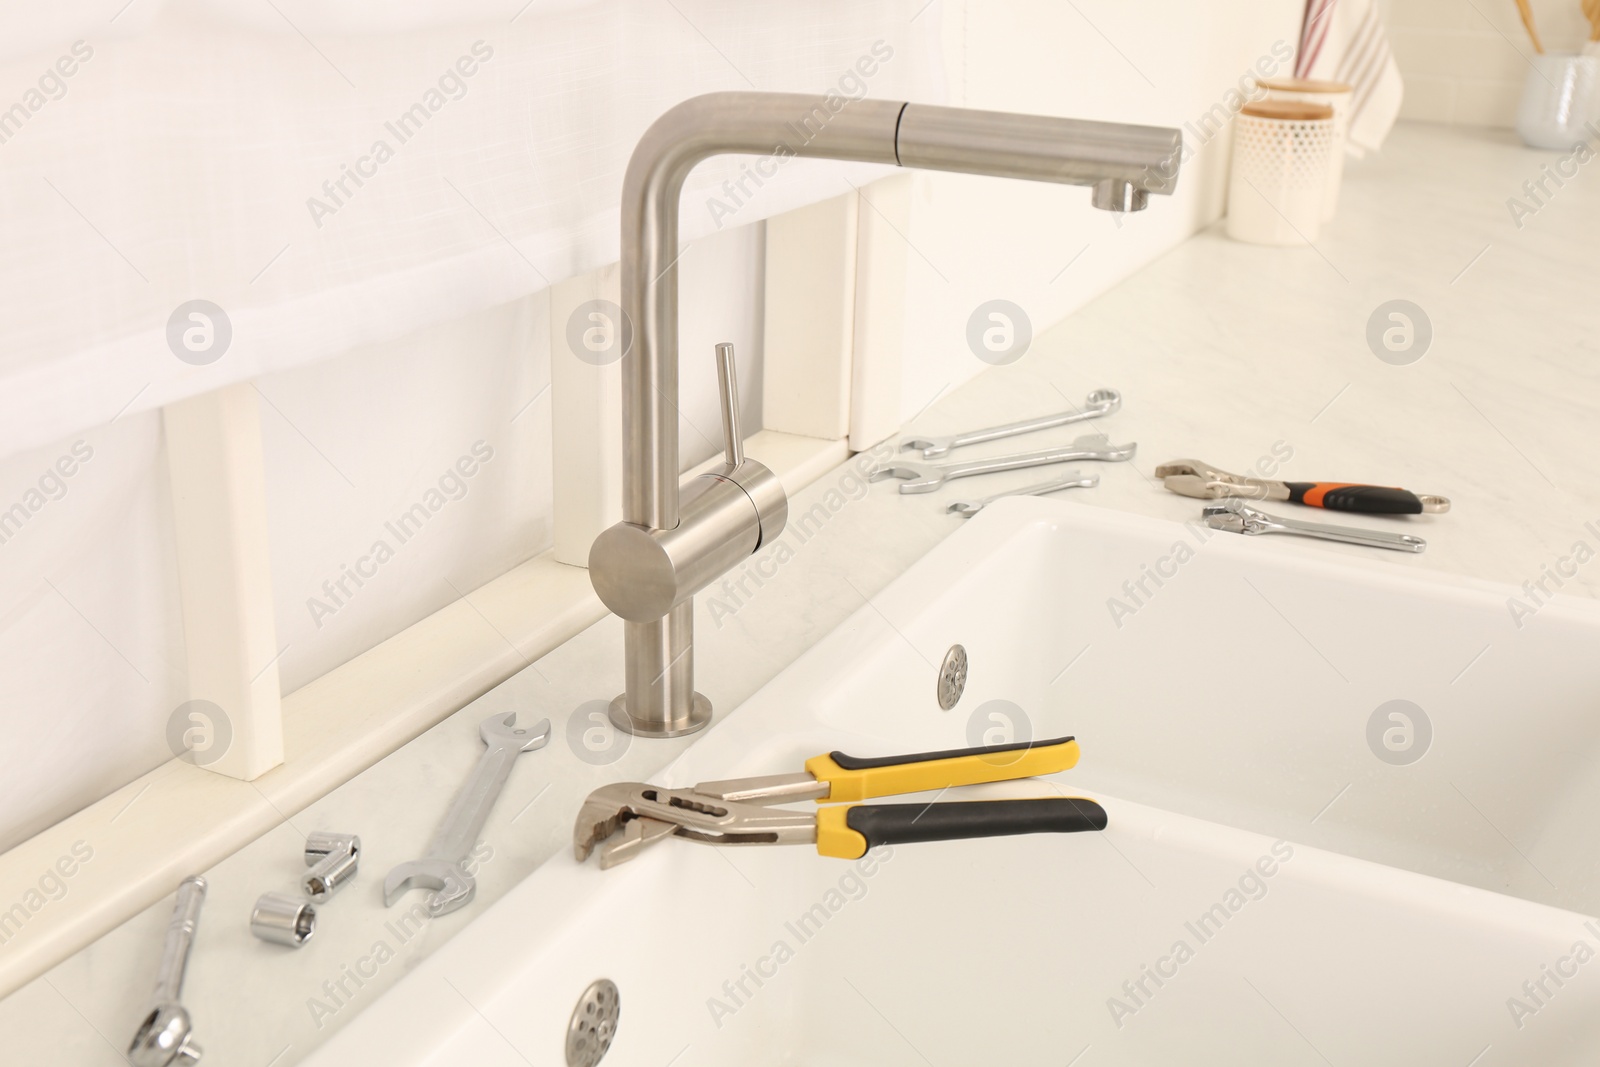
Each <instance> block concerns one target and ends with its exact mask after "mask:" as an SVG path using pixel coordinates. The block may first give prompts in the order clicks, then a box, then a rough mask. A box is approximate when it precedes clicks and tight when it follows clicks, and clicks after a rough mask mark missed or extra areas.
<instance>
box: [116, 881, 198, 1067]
mask: <svg viewBox="0 0 1600 1067" xmlns="http://www.w3.org/2000/svg"><path fill="white" fill-rule="evenodd" d="M205 902H206V880H205V879H204V878H202V877H200V876H199V875H198V874H196V875H192V876H190V877H188V878H185V879H184V880H183V881H182V882H181V883H180V884H179V886H178V899H177V902H176V903H174V904H173V906H172V921H171V922H170V923H168V924H167V938H166V941H165V942H163V943H162V946H161V967H160V969H159V970H158V971H157V972H156V988H155V992H154V993H153V994H151V997H150V1010H149V1012H148V1013H147V1014H146V1015H145V1017H144V1022H142V1023H140V1024H139V1029H138V1032H137V1033H135V1034H134V1035H133V1042H132V1043H131V1044H129V1045H128V1062H129V1063H131V1064H132V1065H133V1067H169V1065H173V1064H182V1063H199V1062H200V1046H199V1045H196V1044H195V1043H194V1041H193V1040H192V1038H193V1029H194V1027H193V1025H192V1024H191V1022H190V1020H189V1012H188V1011H187V1010H186V1009H185V1008H184V1006H183V1005H182V1004H181V1003H180V1002H179V1000H178V998H179V997H181V996H182V995H183V974H184V971H186V970H187V969H188V967H189V949H190V948H191V947H193V945H194V932H195V927H196V926H198V925H199V923H200V906H201V905H202V904H204V903H205Z"/></svg>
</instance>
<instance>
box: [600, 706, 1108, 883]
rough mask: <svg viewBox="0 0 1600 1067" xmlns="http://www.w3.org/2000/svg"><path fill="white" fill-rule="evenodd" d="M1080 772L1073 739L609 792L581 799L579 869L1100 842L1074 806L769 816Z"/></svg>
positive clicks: (1097, 820) (838, 757) (958, 805)
mask: <svg viewBox="0 0 1600 1067" xmlns="http://www.w3.org/2000/svg"><path fill="white" fill-rule="evenodd" d="M1077 762H1078V743H1077V742H1076V741H1075V740H1073V739H1072V738H1070V737H1060V738H1056V739H1055V740H1053V741H1037V742H1022V743H1021V744H1012V745H989V746H986V747H981V748H959V749H953V750H950V751H947V752H923V753H920V754H918V755H914V756H886V757H877V758H871V759H859V758H857V757H854V756H847V755H845V754H844V753H842V752H830V753H828V754H826V755H822V756H814V757H813V758H811V759H809V760H807V761H806V764H805V770H804V771H801V772H800V773H798V774H774V775H765V776H762V777H759V778H735V779H729V780H727V781H719V782H702V783H700V784H699V785H697V786H695V787H694V788H693V789H664V788H661V787H659V786H653V785H647V784H645V783H642V782H618V783H616V784H615V785H608V786H602V787H601V788H599V789H596V790H595V791H594V792H593V793H590V794H589V796H588V798H587V799H586V800H585V801H584V802H583V807H582V808H581V809H579V811H578V821H577V824H576V825H575V826H574V827H573V836H572V844H573V851H574V853H575V855H576V856H577V858H578V862H580V863H581V862H583V861H584V860H585V859H587V858H588V857H589V854H590V853H591V852H593V851H594V850H595V848H596V846H598V847H599V849H600V867H601V869H605V868H608V867H615V866H616V865H617V864H619V863H624V862H626V861H627V860H630V859H632V858H633V857H634V856H636V855H638V854H639V853H640V852H642V851H643V850H644V849H645V848H646V847H648V846H650V845H652V844H654V843H655V842H657V841H660V840H661V839H662V838H665V837H671V836H677V837H685V838H688V839H689V840H691V841H699V842H701V843H703V844H711V845H788V844H812V843H815V844H816V846H817V852H818V853H819V854H820V855H823V856H835V857H838V858H841V859H856V858H858V857H860V856H863V855H865V854H866V852H867V850H868V849H869V848H875V847H877V846H878V845H898V844H905V843H913V842H921V841H953V840H959V839H964V838H969V837H1003V836H1007V835H1011V834H1040V833H1074V832H1077V831H1082V830H1104V829H1105V828H1106V813H1105V809H1104V808H1102V807H1101V806H1100V805H1099V804H1097V803H1095V802H1094V801H1092V800H1088V799H1085V798H1083V797H1064V796H1050V797H1037V798H1030V799H1024V800H965V801H938V800H936V801H934V802H933V803H928V804H923V803H907V804H836V805H834V806H832V807H823V808H817V809H816V810H815V811H797V810H795V809H792V808H774V807H770V806H769V805H773V804H784V803H789V802H792V801H801V800H814V801H816V802H817V803H819V804H821V803H824V802H827V801H855V800H866V799H868V798H871V797H884V796H893V795H896V794H900V793H920V792H924V791H930V790H935V791H938V793H939V794H941V795H942V794H943V792H944V790H947V789H951V788H955V787H959V786H964V785H977V784H979V783H983V782H1003V781H1012V780H1014V779H1019V778H1031V777H1034V776H1036V775H1041V774H1054V773H1055V772H1057V771H1064V770H1067V769H1068V768H1070V767H1072V766H1073V765H1075V764H1076V763H1077Z"/></svg>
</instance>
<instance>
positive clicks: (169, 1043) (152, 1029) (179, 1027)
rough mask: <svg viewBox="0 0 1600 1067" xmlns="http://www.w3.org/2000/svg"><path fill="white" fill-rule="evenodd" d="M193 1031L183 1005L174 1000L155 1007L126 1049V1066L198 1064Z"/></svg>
mask: <svg viewBox="0 0 1600 1067" xmlns="http://www.w3.org/2000/svg"><path fill="white" fill-rule="evenodd" d="M192 1030H193V1025H192V1024H191V1023H190V1021H189V1013H188V1012H187V1011H185V1010H184V1007H183V1005H182V1004H179V1003H178V1002H177V1001H175V1000H168V1001H164V1002H162V1003H160V1004H157V1005H156V1006H155V1007H153V1008H151V1009H150V1013H149V1014H148V1015H146V1016H145V1017H144V1022H142V1023H140V1024H139V1030H138V1032H137V1033H135V1034H134V1035H133V1042H132V1043H131V1044H130V1045H129V1046H128V1062H129V1063H131V1064H133V1067H170V1065H173V1064H180V1063H198V1062H199V1061H200V1046H199V1045H196V1044H195V1043H194V1042H193V1041H191V1040H190V1038H191V1037H192V1036H193V1033H192Z"/></svg>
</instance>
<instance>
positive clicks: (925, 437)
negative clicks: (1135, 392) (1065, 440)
mask: <svg viewBox="0 0 1600 1067" xmlns="http://www.w3.org/2000/svg"><path fill="white" fill-rule="evenodd" d="M1120 407H1122V394H1121V393H1119V392H1117V391H1116V390H1115V389H1096V390H1095V391H1094V392H1092V393H1090V394H1089V396H1088V397H1087V398H1086V399H1085V400H1084V403H1083V410H1082V411H1063V412H1062V413H1061V414H1059V415H1045V416H1043V417H1042V418H1037V419H1024V420H1022V421H1021V422H1008V423H1006V424H1005V425H1004V426H991V427H989V428H988V429H986V430H969V431H968V432H966V433H958V434H947V435H945V436H935V435H931V434H922V435H919V436H914V437H902V438H901V439H900V448H901V449H908V448H909V449H911V450H913V451H919V452H921V453H922V458H923V459H938V458H939V457H940V456H942V455H944V454H946V453H947V452H949V451H950V450H951V449H952V448H961V447H962V446H964V445H976V444H981V443H982V442H984V441H997V440H999V439H1000V438H1002V437H1015V436H1017V435H1018V434H1024V433H1033V432H1034V431H1035V430H1048V429H1050V428H1051V427H1052V426H1065V425H1067V423H1069V422H1082V421H1083V420H1085V419H1098V418H1100V417H1102V416H1104V415H1109V414H1111V413H1112V412H1114V411H1116V410H1117V409H1118V408H1120Z"/></svg>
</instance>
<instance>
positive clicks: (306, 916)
mask: <svg viewBox="0 0 1600 1067" xmlns="http://www.w3.org/2000/svg"><path fill="white" fill-rule="evenodd" d="M316 931H317V909H315V908H313V907H312V906H311V905H310V904H307V903H306V902H305V901H304V900H301V899H300V898H299V897H291V896H289V895H288V894H286V893H263V894H262V895H261V899H260V900H257V901H256V906H255V908H254V909H253V910H252V911H251V912H250V932H251V933H252V934H255V935H256V936H257V937H259V938H260V939H261V940H263V941H270V942H272V943H273V944H274V945H288V946H289V947H290V948H299V947H300V946H301V945H303V944H305V943H306V942H307V941H310V940H311V935H312V934H314V933H316Z"/></svg>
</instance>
